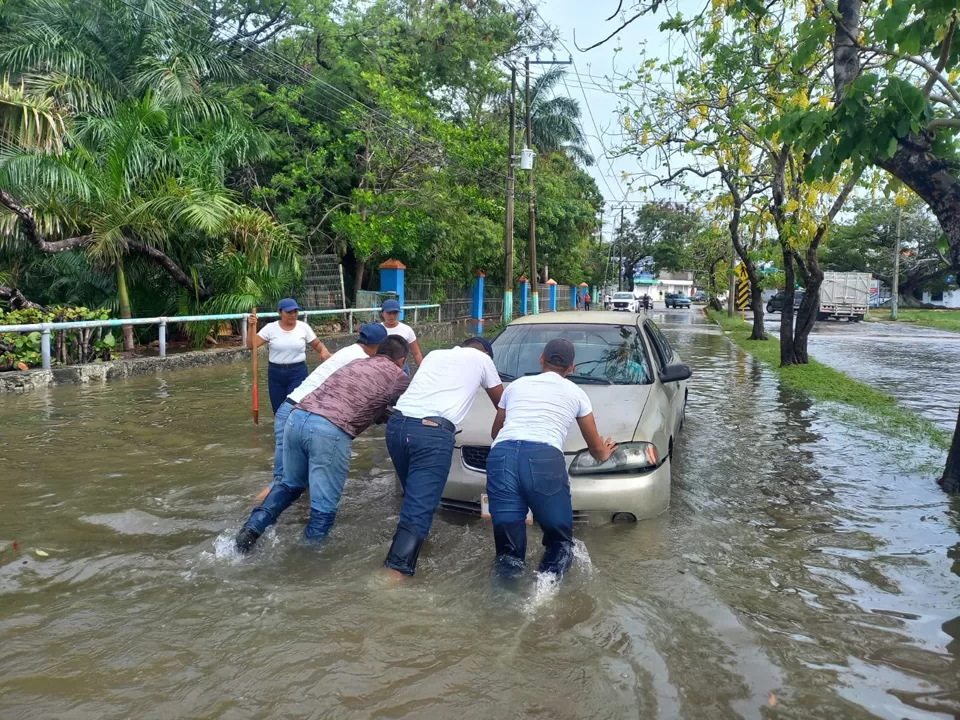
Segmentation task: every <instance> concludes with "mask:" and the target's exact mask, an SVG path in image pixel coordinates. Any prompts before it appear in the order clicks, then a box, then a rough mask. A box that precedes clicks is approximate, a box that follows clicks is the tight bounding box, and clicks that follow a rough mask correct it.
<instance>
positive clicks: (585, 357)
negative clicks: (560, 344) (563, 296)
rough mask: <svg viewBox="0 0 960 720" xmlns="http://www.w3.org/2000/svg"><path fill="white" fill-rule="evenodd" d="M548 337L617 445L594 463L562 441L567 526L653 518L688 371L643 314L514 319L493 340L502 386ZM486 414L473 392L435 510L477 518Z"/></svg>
mask: <svg viewBox="0 0 960 720" xmlns="http://www.w3.org/2000/svg"><path fill="white" fill-rule="evenodd" d="M555 337H564V338H567V339H568V340H570V341H571V342H572V343H573V344H574V346H575V347H576V353H577V354H576V371H575V373H574V374H573V375H571V376H570V380H572V381H573V382H575V383H578V384H579V385H581V386H582V387H583V389H584V390H585V391H586V393H587V395H588V396H589V398H590V402H591V403H592V405H593V412H594V416H595V417H596V420H597V428H598V429H599V431H600V434H601V435H603V436H604V437H607V436H609V437H612V438H613V439H614V440H615V441H616V442H617V443H619V445H620V447H619V449H618V450H617V452H616V453H614V455H613V457H611V458H610V459H609V460H608V461H607V462H605V463H603V464H602V465H598V464H597V463H596V461H594V460H593V458H592V457H591V456H590V454H589V452H588V451H587V449H586V445H585V444H584V441H583V438H582V436H581V435H580V431H579V430H578V429H577V428H576V427H574V428H571V430H570V432H569V433H568V434H567V441H566V445H565V446H564V455H566V457H567V461H568V470H569V473H570V489H571V494H572V497H573V513H574V519H575V520H578V521H588V522H591V523H594V524H597V523H605V522H610V521H614V522H633V521H636V520H642V519H644V518H651V517H655V516H657V515H659V514H660V513H662V512H663V511H664V510H666V509H667V507H668V506H669V504H670V461H671V459H672V457H673V449H674V443H675V440H676V437H677V433H679V432H680V429H681V428H682V427H683V419H684V411H685V408H686V403H687V383H686V381H687V379H688V378H689V377H690V375H691V370H690V368H689V367H688V366H687V365H683V364H681V363H680V358H679V357H678V356H677V354H676V352H674V350H673V348H672V347H670V343H669V342H668V341H667V339H666V338H665V337H664V336H663V334H662V333H661V332H660V328H658V327H657V326H656V324H654V322H653V321H652V320H649V319H647V318H646V317H645V316H639V315H635V314H632V313H631V314H629V315H624V314H623V313H616V314H615V313H609V312H579V313H570V312H566V313H549V314H543V315H527V316H525V317H521V318H519V319H517V320H514V321H513V322H512V323H510V325H508V326H507V327H506V328H505V329H504V330H503V332H501V333H500V334H499V335H498V336H497V338H496V339H495V340H494V341H493V348H494V363H495V364H496V366H497V369H498V370H499V371H500V377H501V378H502V379H503V381H504V382H505V383H508V382H510V381H511V380H514V379H516V378H518V377H522V376H524V375H530V374H536V373H539V372H540V353H541V352H542V351H543V347H544V345H546V343H547V341H548V340H550V339H551V338H555ZM494 415H495V412H494V409H493V407H492V405H491V404H490V401H489V400H488V399H487V397H486V395H485V393H483V392H481V393H480V396H479V397H477V399H476V402H475V403H474V405H473V409H472V410H471V411H470V414H469V415H468V416H467V418H466V419H465V420H464V422H463V427H462V432H461V433H460V434H459V435H457V444H456V450H455V451H454V454H453V462H452V464H451V467H450V474H449V476H448V478H447V484H446V486H445V488H444V491H443V500H442V501H441V507H444V508H446V509H448V510H455V511H461V512H469V513H473V514H480V511H481V496H482V495H483V494H484V493H485V492H486V480H487V478H486V464H487V454H488V453H489V452H490V443H491V439H490V429H491V426H492V425H493V419H494Z"/></svg>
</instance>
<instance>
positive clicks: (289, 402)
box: [283, 398, 296, 405]
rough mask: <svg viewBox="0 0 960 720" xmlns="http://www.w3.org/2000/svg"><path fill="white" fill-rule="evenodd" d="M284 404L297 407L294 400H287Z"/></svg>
mask: <svg viewBox="0 0 960 720" xmlns="http://www.w3.org/2000/svg"><path fill="white" fill-rule="evenodd" d="M283 404H284V405H296V403H295V402H294V401H293V398H285V399H284V401H283Z"/></svg>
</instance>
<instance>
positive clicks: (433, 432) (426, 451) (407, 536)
mask: <svg viewBox="0 0 960 720" xmlns="http://www.w3.org/2000/svg"><path fill="white" fill-rule="evenodd" d="M453 438H454V435H453V433H452V432H450V431H449V430H444V429H443V428H441V427H430V426H428V425H424V424H423V423H422V422H421V421H420V420H418V419H416V418H404V417H392V418H390V420H389V422H387V451H388V452H389V453H390V459H391V460H393V467H394V468H395V469H396V471H397V477H398V478H399V479H400V485H401V486H402V487H403V506H402V507H401V508H400V522H399V523H397V531H396V533H394V536H393V543H392V545H391V546H390V552H389V554H388V555H387V560H386V562H385V563H384V565H386V566H387V567H388V568H392V569H394V570H397V571H399V572H402V573H403V574H404V575H413V573H414V572H415V571H416V569H417V557H418V556H419V555H420V547H421V546H422V545H423V541H424V539H425V538H426V537H427V535H429V534H430V526H431V525H432V524H433V514H434V512H436V510H437V507H438V506H439V505H440V497H441V495H442V494H443V486H444V485H446V484H447V474H448V473H449V472H450V460H451V458H452V457H453Z"/></svg>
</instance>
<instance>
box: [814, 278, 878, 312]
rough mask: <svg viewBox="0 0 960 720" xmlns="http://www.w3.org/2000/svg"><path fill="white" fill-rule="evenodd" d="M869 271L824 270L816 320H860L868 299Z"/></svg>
mask: <svg viewBox="0 0 960 720" xmlns="http://www.w3.org/2000/svg"><path fill="white" fill-rule="evenodd" d="M872 280H873V277H872V276H871V275H870V273H858V272H825V273H823V284H822V285H821V286H820V311H819V312H818V313H817V320H829V319H830V318H834V319H837V320H839V319H840V318H847V319H848V320H850V321H851V322H860V321H861V320H863V316H864V315H866V314H867V304H868V303H869V301H870V283H871V282H872Z"/></svg>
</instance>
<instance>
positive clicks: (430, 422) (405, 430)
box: [384, 337, 503, 575]
mask: <svg viewBox="0 0 960 720" xmlns="http://www.w3.org/2000/svg"><path fill="white" fill-rule="evenodd" d="M480 388H483V389H484V390H486V392H487V396H488V397H489V398H490V401H491V402H492V403H493V404H494V406H496V404H497V403H498V402H500V396H501V395H502V394H503V383H502V382H501V381H500V373H498V372H497V368H496V366H495V365H494V364H493V347H492V346H491V345H490V342H489V341H488V340H485V339H483V338H480V337H476V338H471V339H470V340H467V341H466V342H465V343H463V345H462V346H460V347H455V348H452V349H450V350H434V351H433V352H431V353H429V354H428V355H427V357H426V358H424V360H423V364H422V365H421V366H420V367H419V368H417V374H416V375H414V376H413V380H412V381H411V382H410V387H409V388H408V389H407V391H406V392H405V393H404V394H403V395H402V396H401V397H400V400H398V401H397V404H396V408H395V410H394V413H393V415H392V416H391V418H390V420H389V421H388V422H387V450H388V451H389V453H390V459H391V460H393V466H394V468H395V469H396V471H397V477H398V478H399V479H400V485H401V486H402V487H403V507H402V508H401V509H400V521H399V522H398V523H397V531H396V532H395V533H394V536H393V543H392V544H391V545H390V552H389V553H388V555H387V560H386V562H385V563H384V565H386V566H387V567H388V568H391V569H393V570H395V571H397V572H398V573H402V574H403V575H413V573H414V572H415V570H416V568H417V557H418V556H419V555H420V547H421V546H422V545H423V541H424V540H425V539H426V537H427V535H428V534H429V533H430V525H431V524H432V523H433V514H434V513H435V512H436V510H437V507H438V506H439V505H440V497H441V495H442V493H443V487H444V485H446V483H447V474H448V473H449V472H450V460H451V459H452V457H453V440H454V436H455V435H456V432H457V425H459V424H460V423H461V422H463V419H464V418H465V417H466V416H467V413H468V412H470V408H471V407H472V406H473V401H474V398H476V395H477V391H478V390H480Z"/></svg>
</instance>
